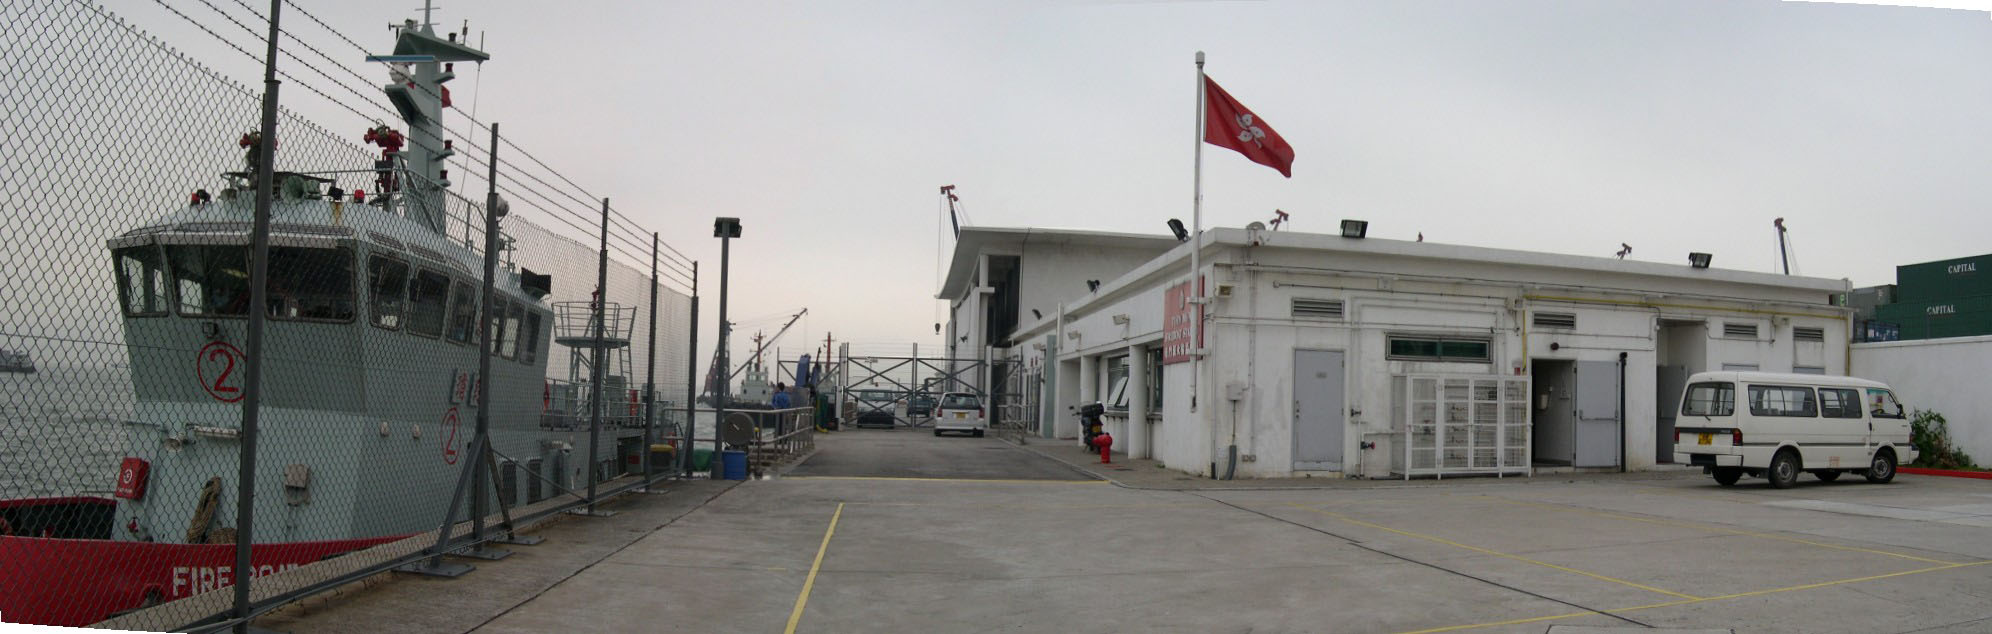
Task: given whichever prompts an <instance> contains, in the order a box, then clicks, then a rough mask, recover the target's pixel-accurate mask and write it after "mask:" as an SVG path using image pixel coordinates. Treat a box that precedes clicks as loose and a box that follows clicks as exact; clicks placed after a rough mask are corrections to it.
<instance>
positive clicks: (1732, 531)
mask: <svg viewBox="0 0 1992 634" xmlns="http://www.w3.org/2000/svg"><path fill="white" fill-rule="evenodd" d="M1481 497H1485V498H1487V499H1490V500H1498V501H1501V502H1507V503H1509V504H1518V505H1521V506H1533V507H1536V508H1544V509H1550V510H1555V511H1564V512H1568V513H1580V514H1584V515H1595V516H1598V517H1606V518H1611V519H1619V520H1626V521H1629V522H1646V523H1649V524H1659V525H1661V526H1674V527H1679V528H1692V529H1697V530H1705V531H1709V532H1715V533H1725V534H1729V535H1741V536H1746V537H1761V538H1764V539H1775V540H1778V541H1783V542H1792V543H1794V544H1805V545H1808V546H1818V547H1820V548H1832V549H1835V550H1846V551H1852V552H1858V553H1871V554H1875V555H1887V556H1890V557H1901V558H1903V559H1910V560H1914V561H1920V562H1924V563H1931V564H1954V563H1958V562H1955V561H1945V560H1942V559H1931V558H1928V557H1918V556H1915V555H1905V554H1902V553H1894V552H1889V551H1886V550H1875V549H1873V548H1861V547H1859V546H1845V545H1841V544H1829V543H1826V542H1815V541H1812V540H1809V539H1799V538H1796V537H1787V536H1784V535H1778V534H1776V533H1759V532H1756V531H1747V530H1741V529H1735V528H1728V527H1723V526H1708V525H1701V524H1695V523H1692V522H1680V521H1675V520H1667V519H1659V518H1651V517H1639V516H1636V515H1622V514H1618V513H1612V512H1609V511H1593V510H1590V509H1585V508H1575V507H1569V506H1564V505H1561V504H1545V503H1541V502H1523V501H1521V500H1510V499H1507V498H1501V497H1494V496H1481Z"/></svg>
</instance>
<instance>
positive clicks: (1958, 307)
mask: <svg viewBox="0 0 1992 634" xmlns="http://www.w3.org/2000/svg"><path fill="white" fill-rule="evenodd" d="M1874 319H1875V320H1876V321H1880V322H1884V323H1890V324H1895V325H1898V326H1901V327H1902V338H1903V339H1936V338H1941V337H1974V336H1978V335H1992V295H1981V296H1977V297H1961V298H1956V299H1948V300H1940V301H1933V302H1901V303H1896V304H1888V305H1884V306H1877V307H1875V313H1874Z"/></svg>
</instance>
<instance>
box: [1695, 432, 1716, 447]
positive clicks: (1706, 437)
mask: <svg viewBox="0 0 1992 634" xmlns="http://www.w3.org/2000/svg"><path fill="white" fill-rule="evenodd" d="M1695 444H1697V445H1712V444H1715V434H1702V435H1700V436H1697V437H1696V438H1695Z"/></svg>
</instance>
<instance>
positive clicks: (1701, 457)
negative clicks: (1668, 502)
mask: <svg viewBox="0 0 1992 634" xmlns="http://www.w3.org/2000/svg"><path fill="white" fill-rule="evenodd" d="M1739 401H1741V403H1740V404H1739ZM1739 405H1740V406H1739ZM1675 421H1676V422H1675V427H1674V462H1676V463H1680V464H1688V465H1694V466H1699V467H1701V468H1702V472H1704V473H1708V474H1711V475H1714V476H1715V481H1716V482H1717V483H1718V484H1721V485H1722V486H1729V485H1732V484H1736V479H1737V478H1740V477H1742V476H1743V475H1745V474H1748V475H1752V476H1763V477H1765V478H1767V479H1769V480H1770V481H1771V486H1774V487H1777V488H1780V489H1783V488H1788V487H1790V486H1791V485H1792V483H1793V482H1795V481H1797V480H1798V474H1799V472H1801V471H1810V472H1812V475H1814V476H1816V477H1818V478H1819V479H1820V480H1825V481H1828V482H1831V481H1833V480H1834V479H1836V478H1839V477H1840V474H1841V473H1843V472H1859V473H1861V474H1862V475H1864V476H1867V479H1868V481H1869V482H1876V483H1883V482H1888V481H1889V480H1893V479H1895V466H1896V465H1897V464H1899V463H1901V462H1912V461H1914V460H1916V447H1915V446H1914V445H1912V444H1910V443H1909V417H1908V414H1907V413H1906V410H1904V409H1903V407H1902V403H1901V402H1900V401H1898V400H1896V398H1895V392H1894V391H1893V390H1890V389H1888V385H1887V384H1884V383H1881V382H1878V381H1869V380H1866V379H1856V378H1850V377H1838V376H1819V375H1812V374H1774V373H1769V372H1701V373H1697V374H1695V375H1694V376H1691V377H1688V387H1687V390H1686V393H1685V394H1684V395H1683V396H1682V398H1681V416H1680V417H1679V418H1677V419H1675Z"/></svg>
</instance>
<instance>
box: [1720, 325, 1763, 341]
mask: <svg viewBox="0 0 1992 634" xmlns="http://www.w3.org/2000/svg"><path fill="white" fill-rule="evenodd" d="M1722 336H1724V337H1736V338H1739V339H1756V338H1757V325H1756V324H1732V323H1727V322H1725V323H1723V324H1722Z"/></svg>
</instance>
